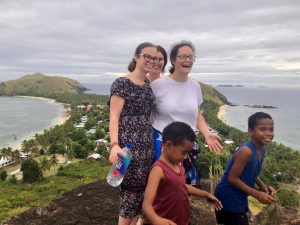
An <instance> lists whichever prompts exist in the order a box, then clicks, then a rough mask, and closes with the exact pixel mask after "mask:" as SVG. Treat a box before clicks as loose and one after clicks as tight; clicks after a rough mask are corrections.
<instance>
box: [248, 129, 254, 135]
mask: <svg viewBox="0 0 300 225" xmlns="http://www.w3.org/2000/svg"><path fill="white" fill-rule="evenodd" d="M248 134H249V136H250V137H252V135H253V130H252V129H250V128H248Z"/></svg>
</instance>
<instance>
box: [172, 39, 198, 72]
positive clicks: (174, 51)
mask: <svg viewBox="0 0 300 225" xmlns="http://www.w3.org/2000/svg"><path fill="white" fill-rule="evenodd" d="M183 46H188V47H190V48H191V49H192V50H193V52H194V53H195V47H194V45H193V44H192V42H190V41H180V42H178V43H175V44H174V45H173V47H172V49H171V52H170V61H171V64H172V66H171V67H170V70H169V71H170V73H174V71H175V68H174V65H173V62H174V61H176V57H177V54H178V51H179V49H180V48H181V47H183Z"/></svg>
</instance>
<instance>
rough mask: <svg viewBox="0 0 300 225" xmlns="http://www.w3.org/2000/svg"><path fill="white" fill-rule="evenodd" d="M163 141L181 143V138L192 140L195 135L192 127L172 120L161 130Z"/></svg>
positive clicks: (194, 138)
mask: <svg viewBox="0 0 300 225" xmlns="http://www.w3.org/2000/svg"><path fill="white" fill-rule="evenodd" d="M162 140H163V143H166V142H167V141H171V142H172V143H173V144H174V145H178V144H181V143H182V141H183V140H189V141H191V142H194V141H195V140H196V135H195V132H194V131H193V129H192V128H191V127H190V126H189V125H188V124H186V123H184V122H173V123H170V124H169V125H168V126H166V127H165V128H164V130H163V132H162Z"/></svg>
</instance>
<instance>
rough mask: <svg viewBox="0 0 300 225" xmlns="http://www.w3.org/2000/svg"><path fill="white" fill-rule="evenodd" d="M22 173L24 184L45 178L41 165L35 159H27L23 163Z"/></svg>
mask: <svg viewBox="0 0 300 225" xmlns="http://www.w3.org/2000/svg"><path fill="white" fill-rule="evenodd" d="M21 171H22V172H23V181H24V182H29V183H31V182H35V181H39V180H41V179H42V178H43V174H42V171H41V169H40V167H39V164H38V163H37V162H36V161H35V160H33V159H26V160H25V161H23V162H22V165H21Z"/></svg>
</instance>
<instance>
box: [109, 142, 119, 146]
mask: <svg viewBox="0 0 300 225" xmlns="http://www.w3.org/2000/svg"><path fill="white" fill-rule="evenodd" d="M115 145H119V142H117V141H115V142H113V143H111V144H110V148H113V147H114V146H115Z"/></svg>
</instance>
